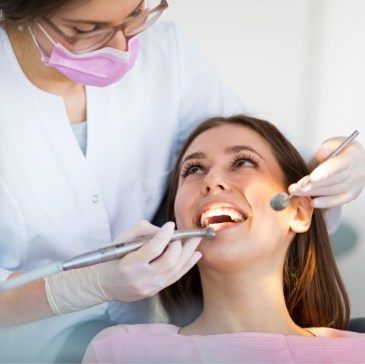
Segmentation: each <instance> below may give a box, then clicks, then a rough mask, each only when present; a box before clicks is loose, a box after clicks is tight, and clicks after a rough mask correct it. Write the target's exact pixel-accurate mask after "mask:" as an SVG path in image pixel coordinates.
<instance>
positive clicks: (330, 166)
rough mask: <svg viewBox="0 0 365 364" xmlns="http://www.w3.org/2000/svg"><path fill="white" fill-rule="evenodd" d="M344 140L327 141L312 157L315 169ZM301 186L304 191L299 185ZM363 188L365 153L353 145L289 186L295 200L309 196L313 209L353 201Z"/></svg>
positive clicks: (337, 138)
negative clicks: (296, 197) (295, 196)
mask: <svg viewBox="0 0 365 364" xmlns="http://www.w3.org/2000/svg"><path fill="white" fill-rule="evenodd" d="M345 139H346V138H345V137H336V138H331V139H327V140H326V141H325V142H324V143H323V144H322V145H321V147H320V148H319V149H318V151H317V152H316V154H315V157H314V163H315V165H317V164H319V163H321V162H322V161H323V160H324V159H325V158H326V157H327V156H328V155H329V154H330V153H331V152H332V151H334V150H335V149H336V148H337V147H338V146H339V145H340V144H341V143H342V142H343V141H344V140H345ZM303 183H304V187H302V188H301V185H302V184H303ZM364 184H365V151H364V149H363V147H362V146H361V145H360V144H359V143H358V142H356V141H354V142H352V143H351V144H350V145H349V146H348V147H347V148H346V149H344V150H343V151H342V152H341V153H340V154H338V155H337V156H336V157H333V158H331V159H329V160H327V161H325V162H323V163H322V164H320V165H318V167H317V168H315V169H314V170H313V171H312V173H310V175H309V176H306V177H304V178H302V179H301V180H300V181H298V182H297V183H295V184H292V185H290V186H289V192H290V193H293V194H294V195H297V196H303V195H305V196H312V197H313V200H312V205H313V207H316V208H330V207H334V206H340V205H343V204H345V203H347V202H350V201H352V200H354V199H355V198H356V197H357V196H358V195H359V194H360V192H361V190H362V189H363V187H364Z"/></svg>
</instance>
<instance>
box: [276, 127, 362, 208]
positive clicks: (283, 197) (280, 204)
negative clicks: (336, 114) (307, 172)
mask: <svg viewBox="0 0 365 364" xmlns="http://www.w3.org/2000/svg"><path fill="white" fill-rule="evenodd" d="M358 135H359V132H358V131H357V130H355V131H354V132H353V133H352V134H351V135H350V136H349V137H347V138H346V139H345V140H344V141H343V142H342V143H341V144H340V145H339V146H338V147H337V148H336V149H335V150H334V151H333V152H332V153H331V154H330V155H328V156H327V157H326V158H325V159H324V160H323V161H322V162H321V163H323V162H325V161H327V160H329V159H331V158H333V157H336V155H338V154H339V153H341V152H342V151H343V150H344V149H345V148H346V147H347V146H348V145H349V144H350V143H351V142H352V141H353V140H354V139H355V138H356V137H357V136H358ZM306 177H307V178H305V179H304V180H303V182H302V184H301V187H303V186H305V185H306V184H308V183H309V182H310V178H309V176H306ZM293 196H294V194H292V193H291V194H289V195H288V194H287V193H285V192H280V193H277V194H276V195H274V196H273V197H272V198H271V200H270V205H271V207H272V208H273V209H274V210H276V211H281V210H284V209H285V208H286V207H287V206H288V203H289V200H290V199H291V198H292V197H293Z"/></svg>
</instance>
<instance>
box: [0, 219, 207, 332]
mask: <svg viewBox="0 0 365 364" xmlns="http://www.w3.org/2000/svg"><path fill="white" fill-rule="evenodd" d="M174 227H175V225H174V223H172V222H169V223H167V224H165V225H164V226H163V227H162V228H158V227H156V226H153V225H151V224H150V223H148V222H147V221H142V222H140V223H139V224H137V225H136V226H135V227H134V228H133V229H132V230H130V231H128V232H127V233H123V234H121V235H120V236H119V237H118V238H117V239H116V240H115V243H121V242H123V241H128V240H131V239H135V238H139V237H142V236H147V235H153V234H155V235H154V237H153V238H152V239H151V240H150V241H149V242H148V243H147V244H145V245H144V246H142V247H141V248H139V249H138V250H136V251H133V252H131V253H129V254H127V255H126V256H124V257H123V258H121V259H119V260H113V261H110V262H106V263H102V264H99V265H93V266H89V267H85V268H81V269H75V270H70V271H66V272H63V273H59V274H56V275H53V276H50V277H48V278H47V279H46V280H45V281H44V280H39V281H35V282H33V283H30V284H28V285H25V286H23V287H19V288H17V289H15V290H13V291H8V292H3V293H0V325H1V326H9V325H18V324H22V323H26V322H30V321H35V320H39V319H43V318H45V317H49V316H52V315H54V314H58V315H62V314H66V313H69V312H74V311H79V310H83V309H85V308H88V307H92V306H95V305H98V304H101V303H104V302H106V301H109V300H114V301H124V302H127V301H136V300H139V299H142V298H146V297H149V296H152V295H154V294H156V293H157V292H159V291H160V290H161V289H163V288H165V287H167V286H169V285H170V284H172V283H174V282H175V281H176V280H178V279H179V278H180V277H181V276H182V275H184V274H185V273H186V272H187V271H188V270H190V269H191V268H192V267H193V266H194V265H195V263H196V262H197V261H198V260H199V259H200V257H201V253H199V252H196V251H195V250H196V248H197V246H198V244H199V242H200V240H201V238H192V239H188V240H186V241H185V243H184V244H182V243H181V241H179V240H177V241H174V242H172V243H170V244H169V242H170V239H171V237H172V234H173V232H174ZM9 279H11V277H10V278H9Z"/></svg>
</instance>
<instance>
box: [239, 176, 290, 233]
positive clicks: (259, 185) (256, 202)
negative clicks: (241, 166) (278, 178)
mask: <svg viewBox="0 0 365 364" xmlns="http://www.w3.org/2000/svg"><path fill="white" fill-rule="evenodd" d="M283 190H284V189H283V187H282V186H281V185H279V184H277V183H275V182H273V183H272V184H269V185H268V184H267V180H266V181H256V183H255V184H254V185H253V186H251V187H250V188H247V190H246V196H247V200H248V202H249V204H250V205H251V208H252V214H253V223H254V226H253V227H254V228H255V231H256V232H257V233H259V234H260V235H261V236H262V237H263V238H267V237H268V236H270V235H271V234H272V235H273V236H278V237H279V236H280V237H281V238H282V237H283V236H284V235H285V234H286V233H287V232H288V229H289V218H288V211H289V210H288V209H284V210H282V211H275V210H273V209H272V207H271V206H270V199H271V198H272V197H273V196H274V195H275V194H276V193H277V192H278V191H283Z"/></svg>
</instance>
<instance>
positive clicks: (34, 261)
mask: <svg viewBox="0 0 365 364" xmlns="http://www.w3.org/2000/svg"><path fill="white" fill-rule="evenodd" d="M86 90H87V129H88V137H87V152H86V157H85V156H84V155H83V153H82V151H81V149H80V147H79V145H78V143H77V141H76V139H75V136H74V134H73V131H72V128H71V126H70V123H69V120H68V118H67V115H66V112H65V106H64V104H63V100H62V98H60V97H57V96H55V95H52V94H48V93H46V92H44V91H41V90H40V89H38V88H36V87H35V86H34V85H33V84H31V83H30V81H29V80H28V79H27V78H26V77H25V75H24V74H23V72H22V71H21V69H20V67H19V64H18V62H17V60H16V57H15V55H14V53H13V50H12V48H11V45H10V42H9V40H8V38H7V36H6V33H5V31H4V30H3V29H0V282H3V281H5V280H6V279H7V277H8V276H9V275H10V274H11V273H12V272H16V271H27V270H31V269H34V268H37V267H40V266H45V265H47V264H49V263H51V262H55V261H60V260H63V259H66V258H69V257H72V256H74V255H77V254H80V253H83V252H86V251H88V250H92V249H97V248H99V247H101V246H103V245H105V244H108V243H111V242H112V241H113V239H114V238H116V236H117V235H118V234H119V233H120V232H122V231H123V230H125V229H128V228H129V227H131V226H132V225H133V224H134V223H136V222H137V221H139V220H141V219H151V218H152V217H153V215H154V213H155V212H156V209H157V207H158V205H159V203H160V200H161V197H162V194H163V192H164V189H165V186H166V182H167V177H168V174H169V172H170V171H171V169H172V167H173V162H174V155H175V152H176V150H177V148H178V147H179V145H180V143H181V141H182V139H183V138H184V137H185V136H186V135H187V134H188V133H189V132H190V131H191V130H192V128H193V127H194V126H195V125H196V124H197V123H199V122H201V121H203V120H204V119H206V118H208V117H210V116H216V115H227V116H228V115H230V114H234V113H240V112H243V111H244V108H243V105H242V103H241V102H240V101H239V100H238V99H237V98H236V97H235V96H233V94H231V93H230V92H229V90H228V89H227V88H225V87H224V85H223V84H222V83H221V80H220V79H219V77H218V76H217V74H216V73H215V72H214V70H213V69H211V67H210V66H209V64H208V63H207V62H206V60H205V59H204V58H203V57H202V56H201V54H200V53H199V52H198V51H197V49H196V48H195V47H194V46H193V45H192V44H191V43H190V42H188V41H187V40H186V39H184V38H183V37H182V36H181V34H180V33H179V32H177V31H176V29H175V27H174V26H173V25H171V24H167V23H157V24H155V25H154V26H152V27H151V28H150V29H149V30H147V31H146V32H145V33H143V34H142V35H141V36H140V55H139V58H138V60H137V62H136V64H135V66H134V68H133V69H132V70H131V71H130V72H129V73H128V74H127V75H126V76H125V77H124V78H123V79H122V80H121V81H120V82H119V83H117V84H115V85H112V86H110V87H107V88H93V87H86ZM118 306H119V309H118V310H115V309H114V310H113V312H114V314H115V313H116V312H118V314H119V315H118V316H119V317H115V316H114V315H113V317H112V319H118V320H119V321H120V322H126V323H133V322H142V321H148V320H149V316H150V313H151V309H150V302H149V301H148V300H145V301H141V302H138V303H129V304H119V303H118ZM107 308H108V305H107V304H103V305H100V306H97V307H94V308H91V309H88V310H85V311H81V312H76V313H72V314H69V315H65V316H55V317H52V318H49V319H44V320H40V321H37V322H33V323H29V324H26V325H21V326H18V327H12V328H0V361H10V360H11V359H12V360H14V359H18V360H22V361H27V362H28V361H32V360H37V361H41V360H44V361H52V360H54V358H55V357H56V354H57V352H58V350H59V349H60V348H61V347H62V345H63V344H64V343H65V340H66V338H67V335H69V334H70V333H71V332H72V330H74V328H75V327H77V326H78V325H80V324H82V323H83V322H86V321H88V320H92V319H97V318H100V317H103V315H105V314H106V312H107Z"/></svg>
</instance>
